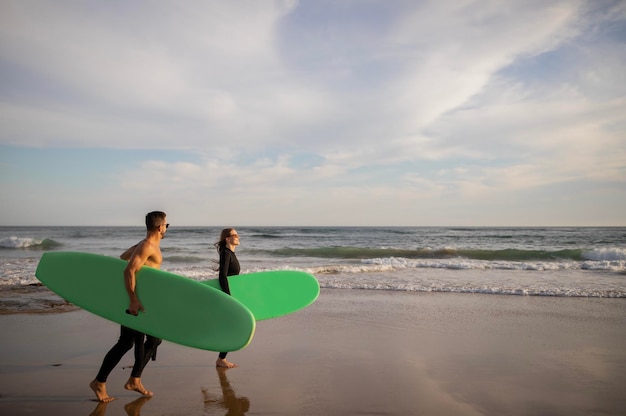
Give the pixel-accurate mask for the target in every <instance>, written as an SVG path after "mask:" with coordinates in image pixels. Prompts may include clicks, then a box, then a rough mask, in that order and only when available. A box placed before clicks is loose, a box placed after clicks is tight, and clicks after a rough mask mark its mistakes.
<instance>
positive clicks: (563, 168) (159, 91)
mask: <svg viewBox="0 0 626 416" xmlns="http://www.w3.org/2000/svg"><path fill="white" fill-rule="evenodd" d="M624 21H626V6H625V5H624V3H623V2H619V1H615V2H603V3H602V4H597V3H596V2H588V1H583V0H576V1H569V0H563V1H559V0H554V1H550V2H547V3H546V2H543V1H531V2H528V1H512V2H506V3H499V2H490V1H478V2H476V1H469V0H467V1H465V0H463V1H457V2H446V1H444V2H442V1H423V2H413V1H398V2H392V3H389V2H357V3H355V2H335V1H299V2H298V1H278V0H277V1H263V2H259V1H234V2H221V1H194V2H182V3H180V2H178V3H177V2H158V3H149V4H143V3H135V2H131V3H129V2H123V1H110V2H105V3H84V2H45V1H40V2H38V1H32V2H31V1H29V2H19V1H5V2H2V3H1V4H0V65H1V67H0V70H1V71H2V77H1V78H0V125H1V126H2V127H1V128H0V145H4V146H15V147H26V148H28V147H30V148H44V149H45V148H49V149H52V148H67V149H75V148H93V149H118V150H119V151H122V150H124V149H138V150H140V151H141V150H146V151H147V150H150V152H151V153H150V154H149V155H145V156H143V157H139V156H137V157H135V158H133V159H132V160H131V161H129V163H127V164H126V165H124V167H123V168H117V167H116V169H115V171H114V172H111V173H110V175H108V176H107V178H108V182H107V183H106V184H103V185H102V188H103V189H106V191H107V192H117V193H118V194H119V197H118V198H116V199H115V201H114V202H117V203H120V204H122V205H123V204H124V201H127V200H128V199H130V198H138V199H142V200H143V201H151V202H155V203H156V202H158V201H159V198H166V197H165V196H162V197H161V196H159V197H154V195H155V194H157V193H155V187H158V195H161V193H162V194H163V195H170V196H172V197H173V198H175V199H176V200H177V201H181V202H180V206H181V208H180V209H187V210H190V209H193V210H194V214H193V215H194V218H201V215H199V214H196V213H195V212H196V210H197V211H200V210H202V207H206V206H211V208H210V209H214V208H213V205H211V204H213V196H214V195H215V194H219V195H220V198H221V199H220V201H221V200H224V201H229V203H230V204H231V205H233V204H234V205H238V208H236V211H237V212H239V214H240V215H242V216H243V215H247V216H253V215H254V214H253V212H259V213H261V212H262V214H259V215H262V216H264V218H275V219H277V220H278V219H280V218H281V215H282V218H285V212H296V213H301V214H302V215H304V213H306V214H307V215H304V216H305V217H306V216H308V217H310V218H317V219H316V220H315V221H318V222H322V223H323V222H324V218H329V216H332V217H335V216H337V215H339V214H337V213H341V212H346V214H344V217H342V218H344V220H351V221H353V220H356V218H360V216H358V215H355V214H350V212H357V211H358V210H359V209H362V207H371V208H370V210H369V211H364V213H363V215H362V218H366V217H367V215H370V216H371V218H372V221H374V219H375V220H376V221H383V220H384V219H385V218H389V215H387V216H386V217H385V215H382V214H379V212H380V211H381V210H383V209H389V208H388V207H389V203H388V201H401V202H402V204H404V205H402V204H400V203H396V204H393V210H394V212H396V214H394V215H392V217H393V218H394V220H397V221H401V222H405V223H410V222H411V221H414V220H413V217H412V212H415V210H421V208H422V207H424V209H426V208H428V209H430V210H432V215H430V217H429V218H431V219H433V220H435V219H439V218H441V215H443V214H442V213H444V212H447V213H449V214H450V215H452V216H453V218H458V215H459V214H458V212H460V211H462V209H461V207H460V206H461V205H462V204H463V203H466V204H467V206H468V207H470V206H474V204H476V205H475V206H476V212H478V213H481V215H484V216H485V217H488V216H489V215H490V212H493V211H494V210H496V209H498V208H502V207H501V205H499V204H496V203H494V204H493V206H492V207H487V204H488V201H494V200H497V199H498V198H499V195H502V194H503V193H506V194H507V195H513V196H514V197H515V198H516V199H517V200H521V199H524V198H526V199H528V200H533V198H537V199H541V198H543V197H544V195H545V194H546V192H554V189H555V187H558V186H559V185H560V184H562V185H563V186H564V187H563V188H562V189H563V191H562V192H564V193H565V192H567V191H565V189H570V188H569V187H571V186H572V184H574V186H575V185H576V184H578V185H579V186H580V187H581V190H584V192H591V190H592V189H594V184H596V185H597V184H600V185H601V187H602V188H603V189H615V188H617V187H616V186H615V184H623V182H624V177H625V175H624V166H625V164H626V163H625V162H626V149H625V143H624V140H623V132H624V128H625V119H624V114H626V111H625V110H626V108H625V100H626V87H625V85H626V79H625V77H626V75H625V74H626V71H625V70H624V68H625V67H626V52H625V51H624V48H623V41H624V32H623V29H622V28H623V23H624ZM155 151H157V152H158V151H161V152H162V153H160V154H155V153H154V152H155ZM168 155H169V156H168ZM93 169H95V167H94V168H93ZM80 175H83V176H85V177H88V176H89V175H90V174H89V173H88V172H85V171H82V172H80ZM146 184H150V185H146ZM60 186H61V185H60ZM595 189H598V188H597V187H596V188H595ZM64 192H65V191H64ZM66 192H67V195H68V197H69V195H71V194H72V189H71V188H67V190H66ZM612 192H613V194H611V195H614V196H613V197H612V198H617V199H618V200H619V201H623V200H624V199H625V198H626V196H625V195H624V192H621V193H620V192H619V191H618V192H617V194H615V191H612ZM615 195H617V196H615ZM581 198H582V196H581ZM182 201H188V203H186V204H185V203H183V202H182ZM237 201H239V202H237ZM272 201H274V202H272ZM279 201H280V202H279ZM480 201H482V206H480ZM104 203H105V204H107V203H109V202H106V201H104ZM110 203H111V204H112V203H113V201H112V202H110ZM220 203H221V202H220ZM457 204H458V205H459V206H458V208H455V206H456V205H457ZM185 205H186V206H187V207H189V206H193V207H197V208H185ZM246 205H247V206H249V207H265V208H266V209H267V210H269V211H272V207H274V209H276V206H277V205H280V207H281V208H280V209H278V211H280V212H282V214H281V215H275V214H274V213H271V214H270V213H268V212H266V211H262V210H254V209H252V208H247V210H246V208H245V206H246ZM338 206H340V207H342V208H341V209H337V207H338ZM448 206H449V207H450V208H447V207H448ZM307 207H315V209H309V208H307ZM457 209H458V211H456V210H457ZM554 209H555V210H557V208H554ZM221 211H223V210H221ZM246 212H247V214H246ZM581 215H582V214H581ZM585 215H586V218H589V217H590V215H587V214H585ZM293 217H294V218H293V219H292V220H293V221H295V220H296V219H297V218H295V217H299V215H298V214H294V216H293ZM529 221H530V220H529ZM337 222H340V219H339V218H338V219H337Z"/></svg>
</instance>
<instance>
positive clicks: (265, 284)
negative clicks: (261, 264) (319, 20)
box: [202, 270, 320, 321]
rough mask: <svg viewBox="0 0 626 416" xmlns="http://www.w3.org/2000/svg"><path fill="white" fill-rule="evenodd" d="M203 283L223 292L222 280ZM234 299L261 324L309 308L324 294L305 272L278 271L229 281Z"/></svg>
mask: <svg viewBox="0 0 626 416" xmlns="http://www.w3.org/2000/svg"><path fill="white" fill-rule="evenodd" d="M202 283H204V284H205V285H208V286H211V287H213V288H216V289H218V290H221V287H220V283H219V280H218V279H211V280H205V281H203V282H202ZM228 286H229V288H230V292H231V295H232V296H233V297H234V298H235V299H237V300H238V301H239V302H241V303H242V304H243V305H244V306H246V307H247V308H248V309H250V311H251V312H252V315H254V318H255V319H256V320H257V321H261V320H264V319H270V318H276V317H279V316H283V315H287V314H290V313H292V312H296V311H298V310H300V309H303V308H306V307H307V306H309V305H310V304H312V303H313V302H315V300H316V299H317V297H318V296H319V294H320V285H319V283H318V281H317V279H316V278H315V277H314V276H313V275H311V274H309V273H305V272H301V271H294V270H274V271H265V272H256V273H249V274H240V275H236V276H229V277H228Z"/></svg>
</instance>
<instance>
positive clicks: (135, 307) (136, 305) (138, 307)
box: [126, 299, 144, 316]
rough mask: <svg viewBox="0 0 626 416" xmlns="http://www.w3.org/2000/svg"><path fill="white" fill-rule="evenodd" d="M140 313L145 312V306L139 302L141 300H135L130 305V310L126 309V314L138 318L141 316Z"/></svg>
mask: <svg viewBox="0 0 626 416" xmlns="http://www.w3.org/2000/svg"><path fill="white" fill-rule="evenodd" d="M139 311H141V312H143V311H144V309H143V305H142V304H141V302H139V299H133V300H131V301H130V303H129V304H128V309H126V313H129V314H131V315H134V316H137V315H139Z"/></svg>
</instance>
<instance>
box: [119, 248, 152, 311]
mask: <svg viewBox="0 0 626 416" xmlns="http://www.w3.org/2000/svg"><path fill="white" fill-rule="evenodd" d="M131 248H132V247H131ZM129 250H130V249H129ZM129 250H127V251H126V252H128V251H129ZM153 251H154V247H153V246H152V244H150V243H147V242H145V241H143V242H141V243H139V244H138V245H137V246H136V247H135V249H134V250H133V252H132V255H131V256H130V259H129V261H128V265H127V266H126V268H125V269H124V283H125V284H126V292H127V293H128V297H129V298H130V303H129V305H128V312H129V313H130V314H132V315H137V314H138V313H139V311H143V310H144V309H143V305H142V304H141V302H140V301H139V298H138V297H137V293H136V292H135V286H136V283H137V279H136V273H137V272H138V271H139V269H141V267H142V266H143V265H144V263H145V262H146V260H148V258H149V257H150V256H151V255H152V254H153ZM126 252H125V253H124V254H126Z"/></svg>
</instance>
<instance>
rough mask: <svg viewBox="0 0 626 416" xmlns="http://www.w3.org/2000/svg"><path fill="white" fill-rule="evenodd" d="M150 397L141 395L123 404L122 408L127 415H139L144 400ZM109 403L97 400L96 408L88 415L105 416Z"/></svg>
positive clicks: (144, 402)
mask: <svg viewBox="0 0 626 416" xmlns="http://www.w3.org/2000/svg"><path fill="white" fill-rule="evenodd" d="M150 399H152V397H150V396H142V397H140V398H138V399H135V400H133V401H132V402H130V403H127V404H125V405H124V410H126V414H127V415H128V416H140V413H139V411H140V410H141V407H142V406H143V405H144V404H146V402H147V401H148V400H150ZM109 403H111V402H106V403H105V402H98V404H97V405H96V408H95V409H94V410H93V412H91V413H90V414H89V416H105V415H106V410H107V406H108V405H109Z"/></svg>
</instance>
